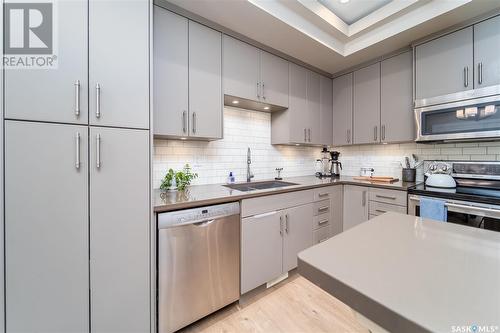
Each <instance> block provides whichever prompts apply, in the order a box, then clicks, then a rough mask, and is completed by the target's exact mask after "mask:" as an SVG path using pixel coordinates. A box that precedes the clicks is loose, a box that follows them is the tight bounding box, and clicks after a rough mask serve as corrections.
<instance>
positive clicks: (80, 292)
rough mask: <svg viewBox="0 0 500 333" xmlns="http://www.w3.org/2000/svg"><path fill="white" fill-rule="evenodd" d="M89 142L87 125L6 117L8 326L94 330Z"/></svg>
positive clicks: (12, 328) (35, 329) (37, 329)
mask: <svg viewBox="0 0 500 333" xmlns="http://www.w3.org/2000/svg"><path fill="white" fill-rule="evenodd" d="M78 134H79V137H80V139H79V142H78V141H77V137H76V136H77V135H78ZM87 146H88V128H87V127H84V126H75V125H59V124H47V123H45V124H44V123H35V122H19V121H6V122H5V288H6V323H7V327H6V331H7V332H88V331H89V313H88V312H89V302H88V289H89V281H88V276H89V256H88V253H89V252H88V251H89V250H88V242H89V238H88V230H89V226H88V192H87V191H88V163H87V161H88V159H87V157H86V156H87ZM78 153H79V157H78ZM78 158H79V159H80V164H79V167H77V164H76V163H77V162H78Z"/></svg>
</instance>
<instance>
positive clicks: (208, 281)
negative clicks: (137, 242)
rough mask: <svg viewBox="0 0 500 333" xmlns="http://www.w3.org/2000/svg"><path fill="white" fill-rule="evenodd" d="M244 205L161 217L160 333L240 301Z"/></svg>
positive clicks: (218, 207) (187, 323) (187, 210)
mask: <svg viewBox="0 0 500 333" xmlns="http://www.w3.org/2000/svg"><path fill="white" fill-rule="evenodd" d="M239 276H240V205H239V203H229V204H222V205H215V206H209V207H201V208H194V209H186V210H181V211H175V212H168V213H162V214H159V215H158V330H159V332H161V333H170V332H174V331H176V330H178V329H180V328H182V327H184V326H187V325H189V324H190V323H193V322H194V321H196V320H198V319H200V318H202V317H204V316H206V315H208V314H210V313H212V312H214V311H216V310H218V309H220V308H222V307H224V306H226V305H228V304H230V303H232V302H234V301H236V300H238V298H239V295H240V294H239V290H240V278H239Z"/></svg>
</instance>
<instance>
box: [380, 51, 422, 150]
mask: <svg viewBox="0 0 500 333" xmlns="http://www.w3.org/2000/svg"><path fill="white" fill-rule="evenodd" d="M411 58H412V57H411V52H406V53H403V54H400V55H398V56H395V57H392V58H389V59H387V60H384V61H382V62H381V64H380V66H381V69H380V71H381V79H380V109H381V110H380V117H381V118H380V124H381V129H380V130H381V131H380V139H381V141H382V142H402V141H412V140H414V139H415V120H414V117H413V103H412V101H413V97H412V90H411V89H412V61H411Z"/></svg>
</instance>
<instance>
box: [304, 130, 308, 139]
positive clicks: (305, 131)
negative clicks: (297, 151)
mask: <svg viewBox="0 0 500 333" xmlns="http://www.w3.org/2000/svg"><path fill="white" fill-rule="evenodd" d="M304 142H307V128H304Z"/></svg>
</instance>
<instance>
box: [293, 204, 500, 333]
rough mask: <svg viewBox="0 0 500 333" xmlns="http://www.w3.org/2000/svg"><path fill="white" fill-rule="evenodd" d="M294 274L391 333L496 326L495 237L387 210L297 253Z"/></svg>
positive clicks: (498, 269)
mask: <svg viewBox="0 0 500 333" xmlns="http://www.w3.org/2000/svg"><path fill="white" fill-rule="evenodd" d="M298 269H299V273H300V274H302V275H303V276H305V277H306V278H307V279H309V280H311V281H312V282H313V283H315V284H317V285H319V286H320V287H321V288H322V289H324V290H325V291H327V292H328V293H330V294H332V295H333V296H335V297H337V298H338V299H340V300H341V301H343V302H344V303H346V304H347V305H349V306H350V307H351V308H353V309H354V310H356V311H357V312H359V313H360V314H362V315H363V316H365V317H367V318H368V319H370V320H372V321H374V322H375V323H377V324H378V325H380V326H382V327H384V328H385V329H387V330H389V331H391V332H427V331H430V332H480V330H479V329H480V328H481V327H484V326H488V327H491V326H492V327H493V330H490V331H484V330H483V331H482V332H498V331H499V328H500V233H498V232H492V231H487V230H483V229H477V228H471V227H466V226H461V225H457V224H451V223H442V222H436V221H432V220H421V219H420V218H419V217H414V216H408V215H401V214H397V213H387V214H384V215H381V216H378V217H376V218H374V219H372V220H370V221H368V222H365V223H362V224H360V225H359V226H357V227H355V228H352V229H350V230H347V231H346V232H343V233H341V234H339V235H336V236H334V237H333V238H331V239H329V240H327V241H325V242H323V243H320V244H318V245H316V246H313V247H311V248H309V249H307V250H305V251H303V252H301V253H299V268H298ZM472 325H477V326H478V327H479V328H478V329H477V330H474V329H473V328H472ZM454 327H455V329H454ZM463 327H465V328H467V327H468V329H469V330H468V331H466V330H465V329H464V328H463ZM495 328H496V329H495ZM459 329H462V330H459Z"/></svg>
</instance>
